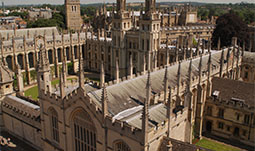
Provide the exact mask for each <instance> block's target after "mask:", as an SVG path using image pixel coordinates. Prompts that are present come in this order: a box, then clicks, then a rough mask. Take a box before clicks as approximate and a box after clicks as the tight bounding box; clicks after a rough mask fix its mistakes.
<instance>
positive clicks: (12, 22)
mask: <svg viewBox="0 0 255 151" xmlns="http://www.w3.org/2000/svg"><path fill="white" fill-rule="evenodd" d="M26 27H27V22H26V21H24V20H23V19H22V18H20V17H17V16H8V17H0V28H2V29H6V30H8V29H14V28H16V29H23V28H26Z"/></svg>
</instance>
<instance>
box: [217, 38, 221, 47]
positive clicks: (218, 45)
mask: <svg viewBox="0 0 255 151" xmlns="http://www.w3.org/2000/svg"><path fill="white" fill-rule="evenodd" d="M220 45H221V44H220V37H219V39H218V44H217V49H218V50H220V47H221V46H220Z"/></svg>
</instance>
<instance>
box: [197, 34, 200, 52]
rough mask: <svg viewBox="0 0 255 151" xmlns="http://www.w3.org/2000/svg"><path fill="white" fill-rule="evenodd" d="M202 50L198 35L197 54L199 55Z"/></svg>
mask: <svg viewBox="0 0 255 151" xmlns="http://www.w3.org/2000/svg"><path fill="white" fill-rule="evenodd" d="M199 51H200V37H198V42H197V50H196V55H197V56H199V53H200V52H199Z"/></svg>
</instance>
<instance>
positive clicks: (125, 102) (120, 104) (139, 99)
mask: <svg viewBox="0 0 255 151" xmlns="http://www.w3.org/2000/svg"><path fill="white" fill-rule="evenodd" d="M226 54H227V51H225V53H224V55H225V56H226ZM208 58H209V55H208V54H207V55H204V56H203V57H202V71H203V72H202V73H204V72H206V71H207V62H208ZM220 58H221V51H213V52H212V66H219V65H220ZM192 64H193V66H192V76H198V66H199V58H195V59H193V61H192ZM188 69H189V61H183V62H182V63H181V81H182V82H186V80H187V78H188ZM177 71H178V64H175V65H172V66H169V67H168V84H169V85H170V86H171V87H172V88H173V87H175V86H176V85H177ZM164 74H165V69H161V70H157V71H154V72H152V73H151V86H152V92H151V93H152V95H153V94H158V93H160V92H163V90H164V85H163V84H164ZM146 81H147V74H145V75H142V76H139V77H136V78H133V79H130V80H126V81H123V82H121V83H118V84H114V85H112V86H108V87H107V88H106V90H107V95H108V109H109V113H110V114H111V115H112V116H115V115H117V114H118V113H120V112H122V111H124V110H127V109H130V108H133V107H137V106H139V105H143V103H144V99H145V96H146V94H145V92H146V90H145V87H146ZM88 95H89V96H90V98H91V99H92V100H93V101H94V102H95V103H96V104H97V105H98V106H99V107H100V106H101V95H102V89H100V90H96V91H94V92H90V93H88Z"/></svg>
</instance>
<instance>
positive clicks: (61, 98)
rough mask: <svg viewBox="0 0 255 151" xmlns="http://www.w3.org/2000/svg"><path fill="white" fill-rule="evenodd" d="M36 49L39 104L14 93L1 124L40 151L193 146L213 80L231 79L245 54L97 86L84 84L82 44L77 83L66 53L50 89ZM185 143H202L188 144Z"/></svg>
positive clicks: (197, 60)
mask: <svg viewBox="0 0 255 151" xmlns="http://www.w3.org/2000/svg"><path fill="white" fill-rule="evenodd" d="M40 49H43V50H41V51H40V53H39V56H38V58H39V61H38V63H37V82H38V87H39V90H38V91H39V101H40V104H39V105H38V104H35V103H30V102H28V101H26V100H25V99H22V98H19V97H16V96H12V95H7V96H6V97H4V98H3V101H1V103H2V105H1V111H2V114H1V115H2V120H3V123H4V128H3V129H4V130H5V131H8V132H10V133H12V134H14V135H15V136H18V137H20V138H22V139H24V140H25V141H26V142H28V143H29V144H31V145H32V146H34V147H35V148H37V149H38V150H85V148H86V149H87V150H88V149H89V150H100V151H101V150H108V151H110V150H147V151H149V150H150V151H154V150H167V149H168V150H171V149H173V148H174V146H173V145H174V144H176V143H177V144H180V142H179V143H178V140H179V141H182V142H186V143H184V144H183V146H186V147H187V146H190V145H188V143H191V140H192V138H193V136H197V137H201V134H202V127H203V124H202V123H203V111H204V107H203V106H204V105H205V98H206V96H209V95H210V94H211V78H212V77H214V76H219V77H222V76H223V75H224V74H226V73H229V75H230V76H229V78H234V77H235V78H237V79H239V77H238V75H240V74H239V73H240V71H239V70H240V68H239V67H240V65H241V59H242V54H243V53H241V52H240V50H241V49H240V47H239V48H237V47H232V48H229V49H225V50H221V51H211V52H210V53H207V54H205V55H201V56H200V57H193V58H192V59H190V60H187V59H185V60H183V61H180V62H179V63H173V64H171V65H168V66H166V67H165V68H162V69H158V70H155V71H153V72H150V70H147V71H146V72H145V73H142V74H139V75H137V76H133V77H132V76H129V77H127V79H125V78H122V79H118V80H115V81H113V82H109V83H104V84H103V87H102V88H101V89H95V87H94V86H93V85H91V84H84V74H83V63H82V62H83V61H82V51H81V49H80V50H79V54H80V55H79V59H78V60H79V68H78V69H79V84H78V85H77V86H74V87H66V74H67V73H66V68H65V66H66V59H65V58H63V62H62V65H63V68H62V72H61V73H60V79H61V80H60V88H59V89H57V90H54V89H53V88H51V84H50V77H51V75H50V74H51V73H50V63H49V61H48V58H47V52H46V51H45V50H46V49H45V47H40ZM233 54H237V55H235V56H233ZM231 56H233V58H232V57H231ZM225 60H226V61H225ZM148 63H149V62H147V64H148ZM228 64H231V65H233V66H228ZM101 67H102V69H101V75H102V76H103V77H104V70H103V69H104V68H103V65H102V66H101ZM19 74H20V72H19ZM234 74H235V75H236V76H233V75H234ZM116 81H119V82H118V83H117V82H116ZM19 82H21V81H19ZM195 123H196V124H195ZM193 125H197V126H196V132H197V133H194V132H193V131H192V128H193ZM171 140H172V141H171ZM172 142H173V143H172ZM171 144H172V145H171ZM177 146H178V145H177ZM192 148H193V149H192ZM190 149H191V150H197V149H199V148H196V147H195V148H194V146H192V145H191V146H190ZM200 149H201V150H203V149H202V148H200Z"/></svg>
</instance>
